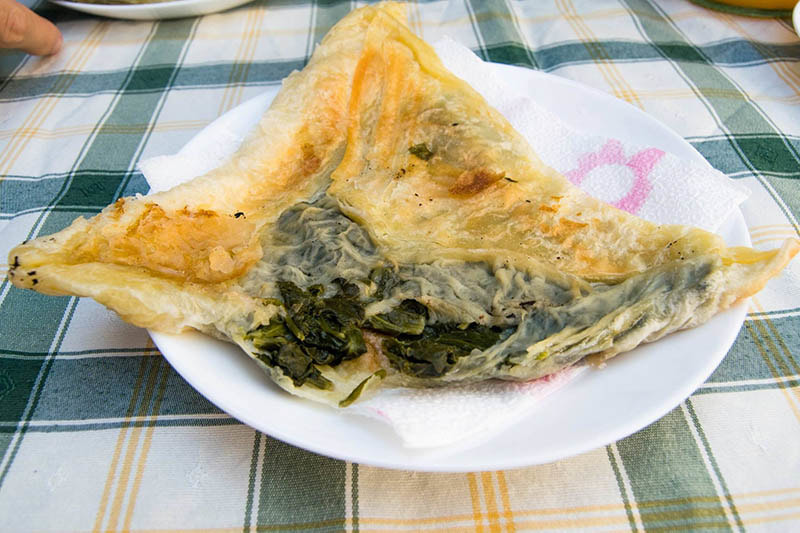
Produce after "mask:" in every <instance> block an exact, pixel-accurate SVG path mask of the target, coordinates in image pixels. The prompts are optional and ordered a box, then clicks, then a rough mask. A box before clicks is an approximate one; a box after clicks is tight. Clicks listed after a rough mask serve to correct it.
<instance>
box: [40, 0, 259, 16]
mask: <svg viewBox="0 0 800 533" xmlns="http://www.w3.org/2000/svg"><path fill="white" fill-rule="evenodd" d="M252 1H253V0H171V1H167V2H156V3H152V4H134V5H111V4H87V3H83V2H69V1H66V0H50V2H52V3H53V4H57V5H59V6H63V7H67V8H70V9H74V10H76V11H82V12H83V13H89V14H90V15H97V16H100V17H110V18H116V19H128V20H155V19H174V18H183V17H196V16H199V15H208V14H209V13H216V12H218V11H224V10H226V9H230V8H232V7H236V6H240V5H243V4H246V3H248V2H252Z"/></svg>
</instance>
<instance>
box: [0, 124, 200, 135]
mask: <svg viewBox="0 0 800 533" xmlns="http://www.w3.org/2000/svg"><path fill="white" fill-rule="evenodd" d="M208 124H209V122H208V121H207V120H174V121H170V122H164V123H161V124H157V125H155V126H154V127H153V128H150V131H153V132H165V131H184V130H199V129H202V128H204V127H206V126H207V125H208ZM96 127H97V125H96V124H85V125H81V126H70V127H66V128H53V129H44V128H35V129H26V130H5V131H0V139H6V138H9V137H13V136H14V135H16V134H22V135H28V136H30V137H32V138H34V139H44V140H50V139H59V138H63V137H73V136H85V135H88V134H90V133H91V132H92V131H93V130H94V129H95V128H96ZM148 128H149V125H148V124H145V123H141V124H113V125H108V126H104V127H103V131H104V132H105V133H116V134H139V133H144V132H145V131H147V130H148Z"/></svg>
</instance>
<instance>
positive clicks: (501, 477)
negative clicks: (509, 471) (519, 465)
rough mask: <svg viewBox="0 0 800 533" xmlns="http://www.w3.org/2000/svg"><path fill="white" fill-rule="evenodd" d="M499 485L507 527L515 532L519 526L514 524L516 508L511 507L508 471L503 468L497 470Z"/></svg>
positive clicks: (512, 532)
mask: <svg viewBox="0 0 800 533" xmlns="http://www.w3.org/2000/svg"><path fill="white" fill-rule="evenodd" d="M497 486H498V488H499V490H500V501H501V502H503V516H504V517H505V519H506V529H507V530H508V531H509V532H511V533H514V532H515V531H516V530H517V528H516V525H515V524H514V510H513V508H512V507H511V498H510V497H509V493H508V483H506V473H505V472H504V471H503V470H498V471H497Z"/></svg>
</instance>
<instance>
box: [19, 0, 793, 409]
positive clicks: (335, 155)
mask: <svg viewBox="0 0 800 533" xmlns="http://www.w3.org/2000/svg"><path fill="white" fill-rule="evenodd" d="M403 9H404V8H403V7H401V6H400V5H397V4H386V5H382V6H378V7H366V8H362V9H360V10H357V11H355V12H353V13H352V14H351V15H349V16H347V17H346V18H344V19H343V20H342V21H341V22H340V23H339V24H337V25H336V26H335V27H334V28H333V29H332V30H331V32H330V33H329V35H328V36H327V37H326V38H325V40H324V41H323V42H322V44H321V45H320V46H319V47H318V48H317V50H316V51H315V53H314V55H313V57H312V59H311V61H310V62H309V64H308V66H307V67H306V68H305V69H303V71H302V72H299V73H294V74H292V75H291V76H290V77H289V78H287V80H286V81H285V82H284V85H283V88H282V89H281V91H280V93H279V94H278V96H277V97H276V98H275V101H274V102H273V104H272V106H271V107H270V109H269V110H268V111H267V112H266V114H265V115H264V117H263V118H262V120H261V122H260V123H259V125H258V127H257V128H256V129H255V131H254V132H253V133H252V134H251V135H250V136H249V138H248V139H247V140H246V142H245V143H244V145H243V146H242V148H241V149H240V150H239V151H238V152H237V153H236V154H235V155H234V156H233V157H232V158H231V160H230V161H229V162H227V163H225V164H224V165H222V166H221V167H220V168H218V169H216V170H214V171H212V172H210V173H209V174H207V175H204V176H201V177H199V178H196V179H194V180H192V181H190V182H188V183H186V184H184V185H180V186H178V187H175V188H174V189H171V190H169V191H165V192H162V193H157V194H152V195H148V196H137V197H133V198H124V199H121V200H119V201H117V202H116V203H115V204H113V205H111V206H109V207H107V208H106V209H105V210H103V212H102V213H100V214H99V215H97V216H96V217H94V218H92V219H89V220H84V219H83V218H79V219H77V220H76V221H75V222H74V223H73V224H72V225H71V226H70V227H68V228H66V229H65V230H63V231H61V232H59V233H56V234H54V235H51V236H47V237H40V238H38V239H36V240H33V241H31V242H29V243H26V244H22V245H20V246H18V247H16V248H15V249H14V250H12V251H11V254H10V256H9V265H10V267H11V268H10V271H9V277H10V278H11V280H12V282H13V283H14V285H16V286H17V287H22V288H29V289H34V290H37V291H40V292H43V293H46V294H75V295H80V296H90V297H92V298H94V299H96V300H97V301H99V302H101V303H103V304H105V305H107V306H108V307H110V308H111V309H113V310H115V311H116V312H117V313H119V314H120V315H121V316H122V317H123V318H124V319H125V320H128V321H129V322H131V323H133V324H136V325H138V326H141V327H147V328H152V329H154V330H158V331H165V332H178V331H182V330H185V329H190V328H193V329H197V330H200V331H203V332H205V333H208V334H211V335H214V336H216V337H219V338H224V339H227V340H230V341H232V342H235V343H237V344H238V345H240V346H241V347H242V348H243V349H244V350H245V351H246V352H247V353H248V354H249V355H250V356H251V357H253V359H254V360H256V361H257V362H259V364H261V365H262V366H263V367H264V368H265V369H266V370H267V371H268V373H269V374H270V376H271V377H272V378H273V379H274V380H275V382H276V383H278V384H279V385H280V386H282V387H283V388H285V389H287V390H289V391H290V392H293V393H295V394H298V395H300V396H304V397H308V398H312V399H315V400H319V401H324V402H326V403H331V404H334V405H348V404H349V403H351V402H352V401H354V400H355V399H357V398H358V397H359V395H361V394H363V393H364V392H365V391H366V390H367V389H372V388H375V386H376V385H378V384H380V383H381V382H384V383H391V384H400V385H411V386H429V385H441V384H446V383H451V382H463V381H474V380H483V379H489V378H501V379H513V380H525V379H532V378H536V377H539V376H542V375H546V374H549V373H552V372H555V371H557V370H559V369H561V368H564V367H565V366H568V365H572V364H574V363H576V362H577V361H580V360H581V359H583V358H585V357H587V356H589V355H594V356H597V357H601V358H607V357H611V356H613V355H614V354H616V353H619V352H620V351H624V350H630V349H632V348H633V347H635V346H637V345H638V344H640V343H642V342H645V341H652V340H655V339H657V338H659V337H661V336H663V335H665V334H667V333H669V332H671V331H674V330H677V329H681V328H686V327H692V326H695V325H697V324H700V323H702V322H704V321H705V320H707V319H708V318H710V317H711V316H712V315H713V314H715V313H716V312H718V311H720V310H722V309H725V308H727V307H729V306H731V305H733V304H734V303H736V302H737V301H739V300H741V299H743V298H746V297H748V296H750V295H752V294H753V293H755V292H757V291H758V290H760V289H761V288H762V287H763V286H764V284H765V283H766V281H767V280H768V279H769V278H770V277H772V276H774V275H776V274H777V273H778V272H779V271H780V270H781V269H782V268H783V266H784V265H785V264H786V263H787V262H788V261H789V260H790V259H791V258H792V257H793V256H794V255H795V254H796V253H797V251H798V249H800V244H798V242H797V241H787V242H786V244H785V245H784V246H783V247H782V248H781V249H779V250H773V251H769V252H759V251H755V250H752V249H749V248H741V247H736V248H728V247H726V246H725V244H724V243H723V242H722V240H721V239H720V238H719V237H717V236H715V235H713V234H711V233H708V232H705V231H701V230H698V229H693V228H689V227H684V226H665V225H658V224H653V223H650V222H647V221H644V220H642V219H639V218H637V217H635V216H633V215H630V214H628V213H625V212H623V211H620V210H618V209H615V208H613V207H611V206H609V205H607V204H604V203H602V202H600V201H598V200H595V199H593V198H591V197H589V196H588V195H586V194H585V193H583V192H581V191H580V190H579V189H577V188H576V187H574V186H573V185H571V184H570V183H569V182H568V181H567V180H566V179H565V178H564V177H563V176H561V175H559V174H558V173H556V172H555V171H553V170H552V169H550V168H547V167H546V166H545V165H543V164H542V162H541V161H540V160H539V159H538V157H537V156H536V155H535V154H534V153H533V152H532V151H531V149H530V147H529V146H528V145H527V143H526V142H525V141H524V140H523V138H522V137H521V136H520V135H519V134H518V133H517V132H515V131H514V130H513V128H512V127H511V126H510V125H509V124H508V122H507V121H506V120H505V119H504V118H503V117H502V116H501V115H500V114H499V113H498V112H497V111H495V110H494V109H492V108H491V107H490V106H489V105H488V104H487V103H486V102H485V101H484V100H483V98H482V97H481V96H479V95H478V94H477V93H476V92H475V91H474V90H473V89H472V88H471V87H469V86H468V85H467V84H466V83H464V82H463V81H461V80H459V79H458V78H456V77H455V76H453V75H452V74H451V73H449V72H448V71H447V70H446V69H444V67H443V66H442V64H441V62H440V61H439V59H438V57H437V56H436V54H435V53H434V52H433V50H432V49H431V48H430V47H429V46H428V45H427V44H426V43H424V42H423V41H422V40H420V39H419V38H417V37H416V36H415V35H414V34H412V33H411V32H410V31H409V29H408V28H407V27H406V26H405V23H404V22H403V20H404V17H403Z"/></svg>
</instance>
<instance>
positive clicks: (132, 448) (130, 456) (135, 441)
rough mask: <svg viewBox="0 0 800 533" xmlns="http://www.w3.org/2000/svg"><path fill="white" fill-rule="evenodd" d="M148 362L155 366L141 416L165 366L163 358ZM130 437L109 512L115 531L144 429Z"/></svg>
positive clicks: (138, 429)
mask: <svg viewBox="0 0 800 533" xmlns="http://www.w3.org/2000/svg"><path fill="white" fill-rule="evenodd" d="M148 360H151V361H153V363H154V364H153V367H152V368H151V369H150V373H149V374H148V376H147V385H146V386H145V390H144V397H143V398H142V402H141V403H140V404H139V412H138V413H137V414H138V415H139V416H143V415H146V414H147V412H148V411H149V410H150V401H151V400H152V398H153V394H154V392H155V390H156V384H157V383H158V376H159V374H160V370H161V367H162V366H163V365H164V364H165V363H164V360H163V359H161V358H155V359H154V358H148ZM130 435H131V436H130V439H129V440H128V448H127V450H126V452H125V455H124V458H123V460H122V470H121V471H120V474H119V478H118V480H117V490H116V492H115V494H114V499H113V500H112V502H111V509H110V511H109V515H108V522H107V524H106V529H112V530H113V529H116V528H117V523H118V522H119V517H120V513H121V512H122V503H123V501H124V499H125V494H126V493H127V491H128V485H129V483H130V478H131V471H132V470H133V466H134V458H135V456H136V450H137V448H138V447H139V441H140V439H141V435H142V427H141V426H134V427H133V428H132V429H131V433H130Z"/></svg>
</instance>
